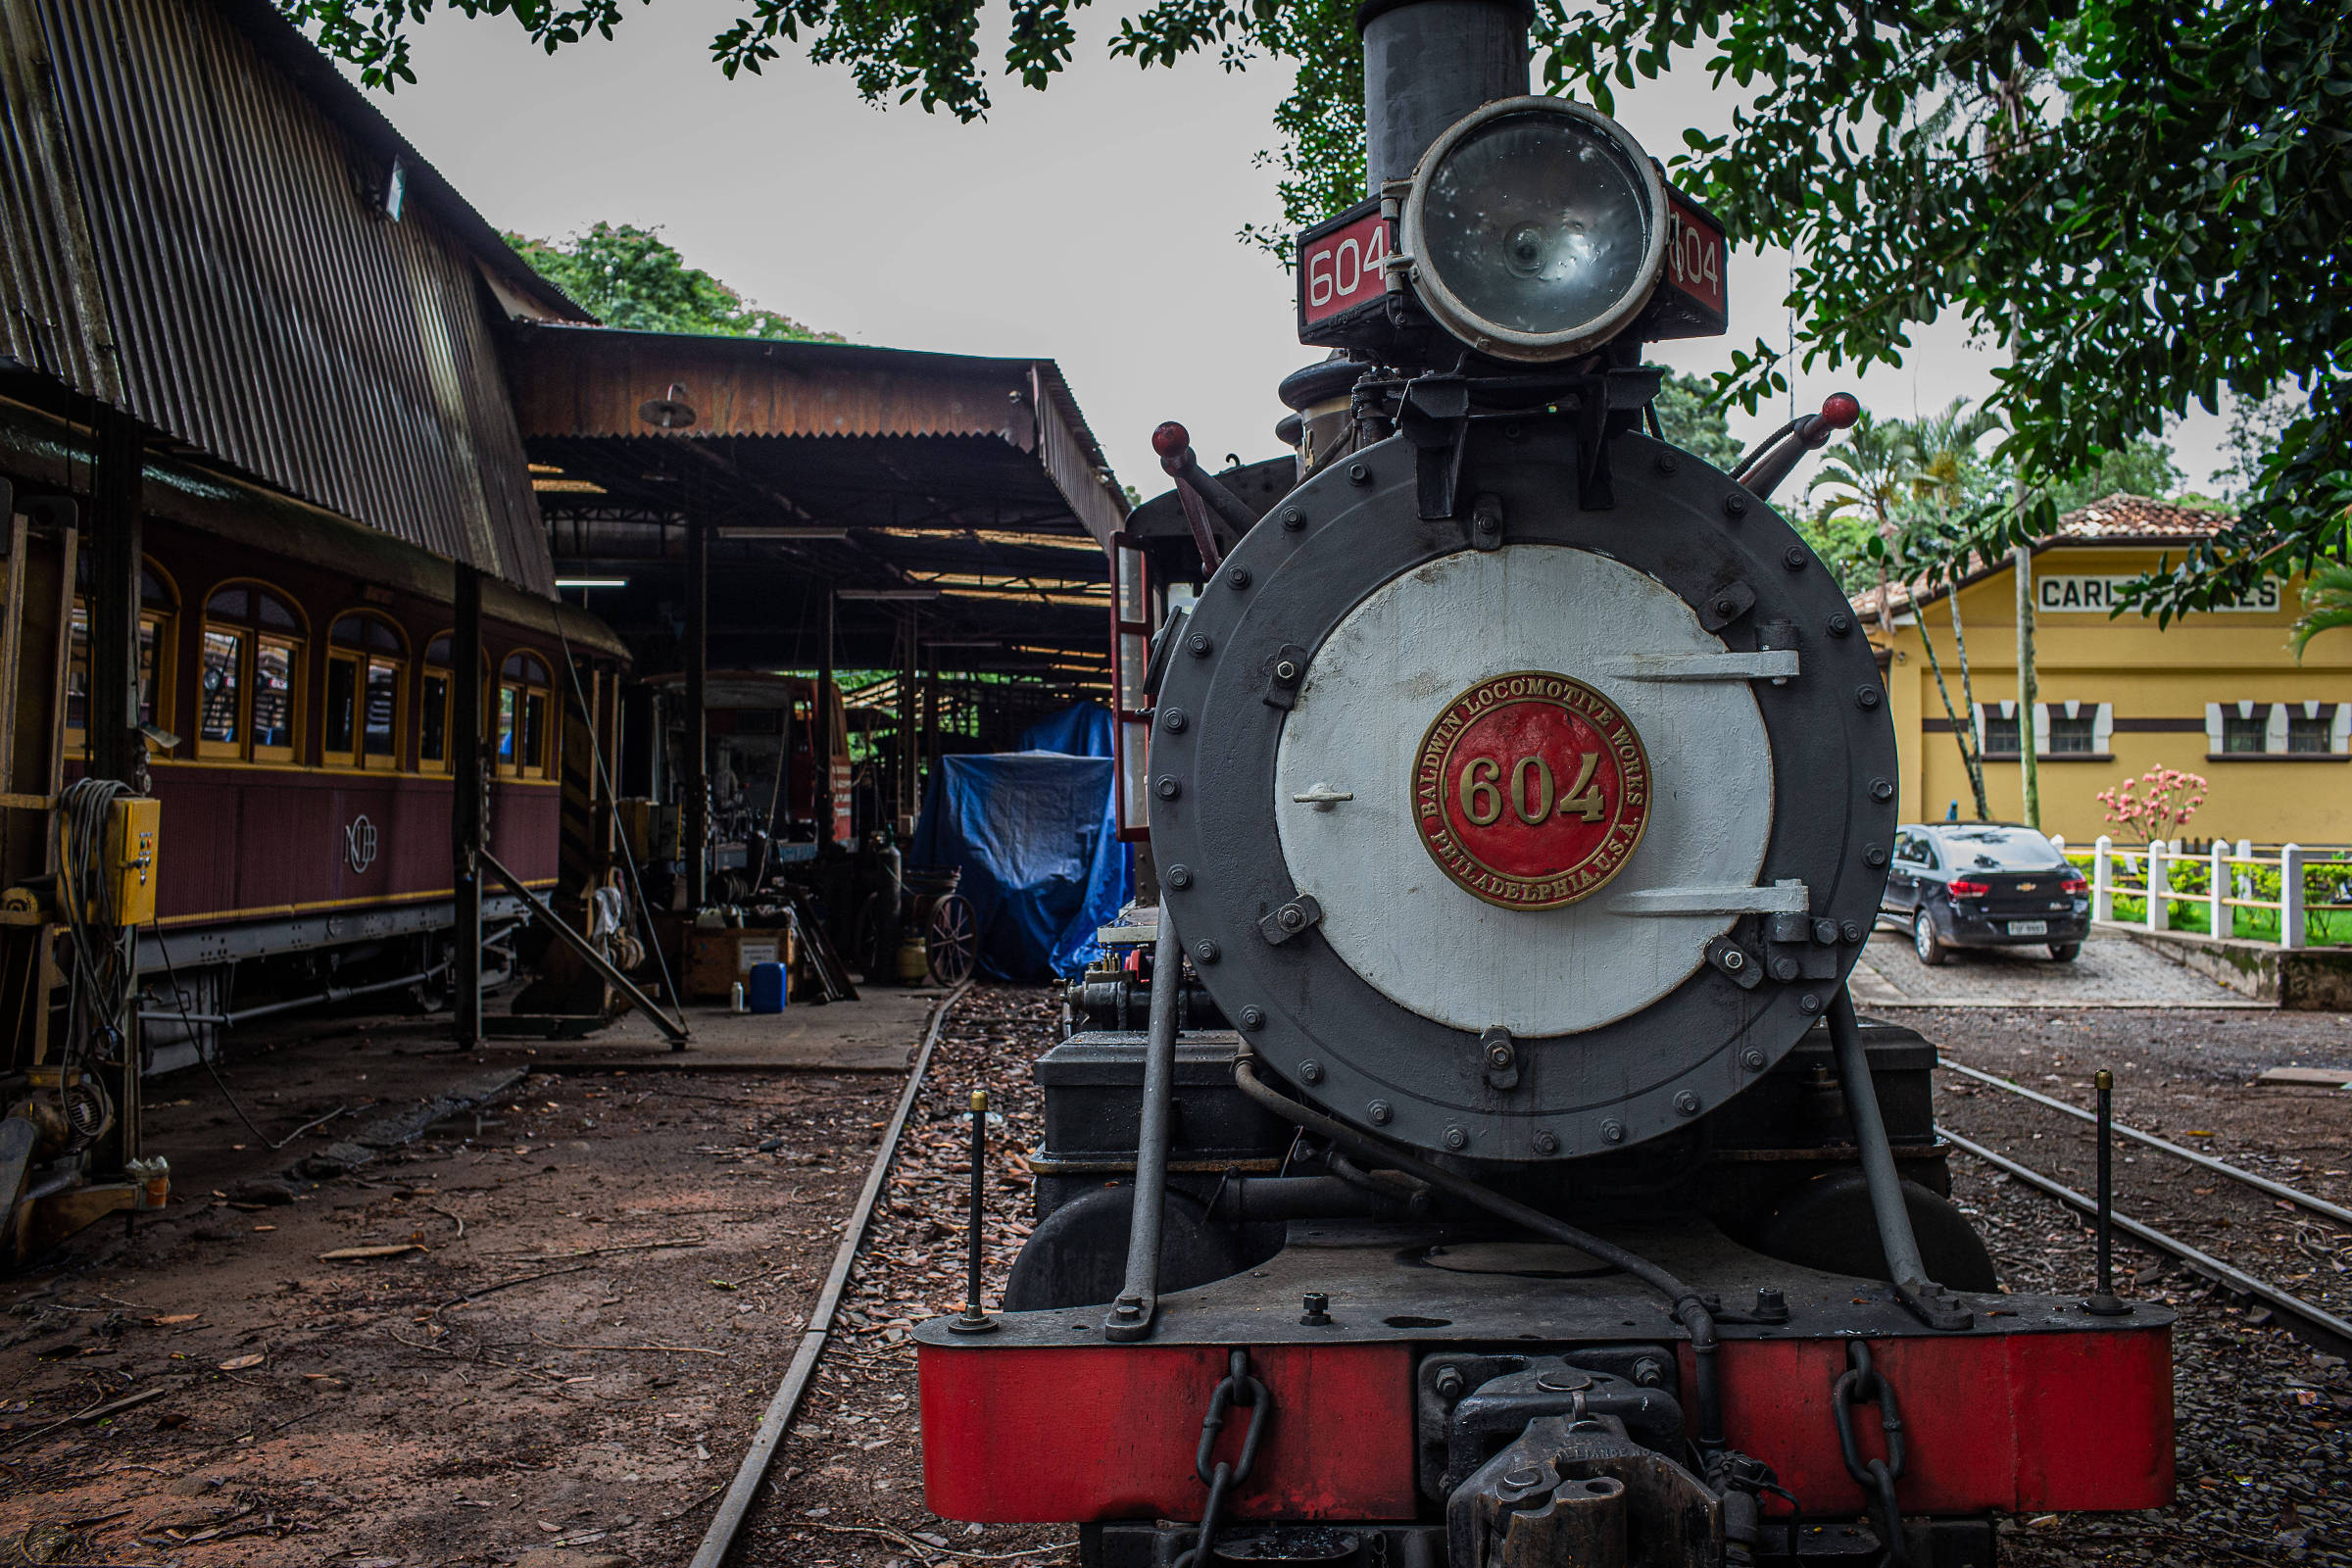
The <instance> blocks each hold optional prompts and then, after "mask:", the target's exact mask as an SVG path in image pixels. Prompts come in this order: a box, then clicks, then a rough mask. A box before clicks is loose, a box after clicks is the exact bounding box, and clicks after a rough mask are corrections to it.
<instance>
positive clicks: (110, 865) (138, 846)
mask: <svg viewBox="0 0 2352 1568" xmlns="http://www.w3.org/2000/svg"><path fill="white" fill-rule="evenodd" d="M163 815H164V803H163V802H161V801H159V800H155V799H153V798H151V797H145V796H125V797H123V798H121V799H118V800H117V801H116V802H115V803H114V806H113V807H112V808H111V809H109V810H108V812H107V817H106V843H105V845H104V846H103V850H104V854H103V856H102V858H100V860H99V864H98V873H99V875H100V876H101V877H104V878H105V879H106V880H107V882H108V883H109V884H110V885H111V886H112V888H113V890H114V895H115V900H114V902H115V907H114V918H115V923H116V924H118V925H146V924H148V923H149V922H150V921H152V920H153V919H154V918H155V870H156V861H155V854H156V840H157V838H158V836H159V835H160V834H161V832H162V830H163ZM92 891H93V892H95V891H96V890H95V889H93V890H92ZM106 912H107V911H105V910H104V909H102V908H98V907H92V908H91V909H90V911H89V917H90V918H91V919H93V920H102V919H104V918H106Z"/></svg>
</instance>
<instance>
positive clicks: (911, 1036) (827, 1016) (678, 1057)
mask: <svg viewBox="0 0 2352 1568" xmlns="http://www.w3.org/2000/svg"><path fill="white" fill-rule="evenodd" d="M945 994H946V993H945V992H943V991H941V990H940V989H939V988H937V987H935V986H919V987H901V986H863V987H860V988H859V991H858V1000H857V1001H856V1002H830V1003H826V1004H824V1005H821V1006H819V1005H805V1004H800V1003H795V1004H794V1005H791V1006H788V1007H786V1008H785V1009H784V1010H783V1011H782V1012H778V1013H738V1012H730V1011H728V1010H727V1009H726V1008H725V1007H723V1006H695V1007H688V1008H687V1009H686V1026H687V1027H688V1028H689V1029H691V1030H692V1031H693V1032H694V1033H693V1038H692V1039H691V1040H689V1041H688V1042H687V1043H686V1049H685V1050H684V1051H673V1050H671V1049H670V1045H669V1042H668V1041H667V1040H665V1039H663V1038H662V1034H661V1032H660V1031H659V1030H657V1029H656V1028H654V1026H653V1025H652V1024H650V1023H648V1022H647V1021H646V1020H645V1019H644V1018H643V1017H642V1016H640V1015H639V1014H637V1013H635V1012H631V1013H629V1014H628V1015H627V1016H626V1017H624V1018H622V1019H621V1021H620V1022H618V1023H616V1024H614V1025H613V1026H612V1027H611V1028H609V1029H605V1030H601V1031H599V1032H598V1033H596V1034H594V1035H591V1036H589V1037H588V1038H587V1039H585V1040H494V1041H492V1042H491V1043H490V1045H489V1046H488V1047H487V1048H486V1049H485V1050H484V1051H483V1052H482V1053H481V1054H482V1057H483V1058H484V1059H486V1060H488V1061H492V1062H512V1063H515V1065H518V1066H527V1067H530V1068H533V1069H535V1070H538V1071H542V1072H547V1071H557V1070H571V1071H579V1070H582V1069H589V1070H599V1069H610V1068H613V1067H651V1068H659V1069H660V1070H662V1071H663V1072H774V1071H778V1070H786V1071H789V1070H792V1069H795V1068H807V1069H811V1070H818V1071H825V1072H904V1071H905V1070H906V1068H907V1062H908V1060H909V1059H911V1057H912V1054H913V1051H914V1048H915V1047H916V1046H917V1045H919V1044H921V1042H922V1035H923V1025H924V1024H925V1023H926V1022H927V1021H928V1020H929V1018H930V1015H931V1008H932V1006H933V1005H935V1004H936V1003H937V1002H938V1001H939V999H940V998H941V997H942V996H944V995H945Z"/></svg>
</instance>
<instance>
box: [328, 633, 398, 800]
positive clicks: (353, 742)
mask: <svg viewBox="0 0 2352 1568" xmlns="http://www.w3.org/2000/svg"><path fill="white" fill-rule="evenodd" d="M408 656H409V645H408V639H406V638H405V637H403V636H401V634H400V628H399V627H397V626H395V625H393V624H392V622H390V621H389V620H386V619H385V618H384V617H383V616H381V615H376V614H370V613H368V612H366V611H354V612H352V613H350V614H347V615H340V616H337V617H336V619H335V623H334V625H332V626H331V627H329V628H328V629H327V634H326V736H325V739H324V741H323V743H322V745H321V747H320V750H321V752H322V753H323V756H322V758H321V760H323V761H324V762H325V763H326V764H327V765H328V766H330V767H372V768H395V767H398V766H399V765H400V743H401V730H402V728H403V725H402V723H401V714H402V711H403V709H402V700H403V699H404V698H405V697H406V696H407V695H408V693H407V679H406V677H407V673H408V662H409V657H408Z"/></svg>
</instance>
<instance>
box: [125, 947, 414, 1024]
mask: <svg viewBox="0 0 2352 1568" xmlns="http://www.w3.org/2000/svg"><path fill="white" fill-rule="evenodd" d="M448 968H449V964H448V962H442V963H436V964H434V965H433V966H432V967H431V968H430V969H425V970H421V971H419V972H418V973H417V974H409V975H402V976H401V977H400V978H399V979H397V980H371V981H369V982H368V984H367V985H364V986H328V987H327V988H326V989H325V990H324V991H321V992H319V993H318V994H316V995H315V996H308V997H296V998H294V999H293V1000H292V1001H290V1002H265V1003H263V1004H262V1005H260V1006H258V1007H240V1008H238V1009H237V1010H236V1011H235V1012H182V1011H179V1010H177V1009H174V1010H172V1011H171V1012H145V1011H142V1012H141V1013H140V1014H139V1020H140V1021H141V1022H142V1023H192V1024H194V1023H210V1024H219V1025H221V1026H222V1027H224V1028H233V1027H235V1026H236V1025H238V1024H241V1023H251V1022H252V1021H253V1020H254V1019H256V1018H267V1017H269V1016H270V1015H271V1014H272V1013H279V1012H292V1011H293V1010H294V1009H295V1008H297V1007H316V1006H322V1005H327V1004H330V1003H336V1002H348V1001H350V1000H351V999H352V998H353V997H369V996H373V995H374V994H375V993H377V992H379V991H397V990H399V989H400V988H401V987H402V986H413V985H417V984H418V983H419V982H421V981H425V980H430V979H432V978H433V977H434V976H435V975H437V974H440V973H442V972H443V971H445V970H447V969H448Z"/></svg>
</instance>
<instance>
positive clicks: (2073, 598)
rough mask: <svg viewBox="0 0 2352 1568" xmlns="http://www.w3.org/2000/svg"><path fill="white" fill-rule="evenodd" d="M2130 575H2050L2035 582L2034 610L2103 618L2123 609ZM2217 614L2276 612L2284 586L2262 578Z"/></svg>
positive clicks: (2214, 607) (2283, 597)
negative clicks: (2124, 593) (2125, 587)
mask: <svg viewBox="0 0 2352 1568" xmlns="http://www.w3.org/2000/svg"><path fill="white" fill-rule="evenodd" d="M2137 581H2139V579H2138V578H2137V577H2133V576H2122V577H2099V576H2089V575H2085V574H2082V573H2065V572H2052V573H2050V574H2049V575H2047V576H2038V575H2037V576H2036V577H2034V609H2035V610H2036V611H2039V612H2040V613H2044V614H2053V615H2064V614H2072V613H2082V614H2086V615H2105V614H2108V613H2112V612H2113V611H2115V610H2117V609H2119V608H2122V607H2123V604H2124V599H2123V589H2124V585H2125V584H2126V583H2132V582H2137ZM2208 608H2209V609H2211V610H2213V611H2216V612H2220V613H2231V612H2253V613H2270V612H2276V611H2279V610H2283V609H2285V608H2286V585H2285V584H2284V583H2283V582H2281V581H2280V580H2279V579H2278V578H2277V577H2265V578H2263V579H2262V581H2261V582H2260V583H2259V584H2257V585H2256V586H2254V587H2253V588H2250V589H2248V590H2247V591H2246V593H2245V594H2244V595H2243V596H2242V597H2241V598H2239V599H2237V600H2236V601H2235V602H2233V603H2230V604H2226V605H2212V606H2209V607H2208Z"/></svg>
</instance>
